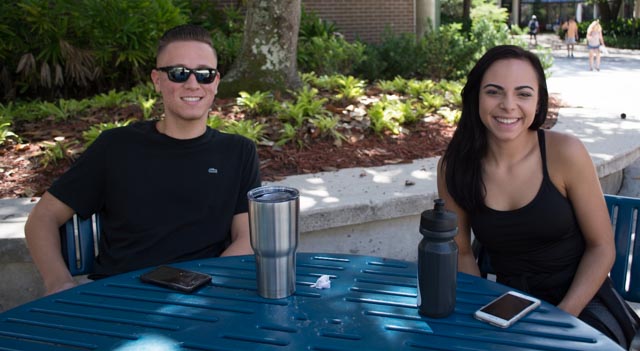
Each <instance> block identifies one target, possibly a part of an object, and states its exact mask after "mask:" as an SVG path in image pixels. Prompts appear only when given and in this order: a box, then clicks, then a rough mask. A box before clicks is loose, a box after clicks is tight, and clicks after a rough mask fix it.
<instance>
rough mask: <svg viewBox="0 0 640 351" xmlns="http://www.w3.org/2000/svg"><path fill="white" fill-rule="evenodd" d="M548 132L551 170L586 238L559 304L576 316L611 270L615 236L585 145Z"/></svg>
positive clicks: (570, 138) (575, 139)
mask: <svg viewBox="0 0 640 351" xmlns="http://www.w3.org/2000/svg"><path fill="white" fill-rule="evenodd" d="M547 134H548V135H549V134H551V133H547ZM550 136H552V138H549V139H550V141H552V142H551V143H549V151H550V152H549V153H548V155H554V156H551V157H550V160H553V161H552V162H551V163H550V165H551V166H552V167H553V168H550V171H553V174H554V175H555V177H556V179H557V180H558V181H559V182H561V183H562V184H563V185H564V190H565V191H566V194H567V197H568V199H569V201H571V204H572V205H573V208H574V210H575V213H576V217H577V220H578V225H579V226H580V229H581V230H582V234H583V235H584V240H585V251H584V255H583V256H582V259H581V260H580V264H579V266H578V270H577V272H576V275H575V277H574V278H573V282H572V283H571V286H570V288H569V291H568V292H567V294H566V295H565V297H564V299H562V301H561V302H560V304H559V305H558V307H560V308H561V309H563V310H565V311H566V312H568V313H571V314H573V315H574V316H577V315H579V314H580V312H582V310H583V309H584V307H585V306H586V305H587V304H588V303H589V301H591V299H592V298H593V296H594V295H595V294H596V292H597V291H598V289H599V288H600V286H601V285H602V283H603V282H604V280H605V278H606V277H607V275H608V274H609V271H610V270H611V267H612V265H613V261H614V259H615V245H614V237H613V231H612V229H611V222H610V219H609V214H608V212H607V207H606V203H605V200H604V195H603V194H602V189H601V187H600V182H599V180H598V175H597V173H596V170H595V167H594V165H593V162H592V160H591V156H589V153H588V152H587V149H586V148H585V147H584V145H583V144H582V142H580V140H578V139H577V138H575V137H572V136H568V135H563V134H558V133H553V134H552V135H550ZM558 176H559V177H558ZM552 178H553V177H552Z"/></svg>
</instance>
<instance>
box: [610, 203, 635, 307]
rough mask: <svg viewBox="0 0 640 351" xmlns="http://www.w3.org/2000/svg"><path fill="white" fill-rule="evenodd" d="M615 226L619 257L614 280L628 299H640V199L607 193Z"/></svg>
mask: <svg viewBox="0 0 640 351" xmlns="http://www.w3.org/2000/svg"><path fill="white" fill-rule="evenodd" d="M604 198H605V200H606V201H607V208H608V210H609V217H610V218H611V224H612V225H613V234H614V236H615V244H616V260H615V262H614V264H613V268H612V269H611V273H610V274H609V275H610V276H611V280H612V281H613V285H614V287H615V289H616V290H617V291H618V293H619V294H620V295H621V296H622V297H623V298H624V299H625V300H628V301H633V302H640V238H639V237H638V231H639V230H640V198H634V197H626V196H618V195H605V196H604Z"/></svg>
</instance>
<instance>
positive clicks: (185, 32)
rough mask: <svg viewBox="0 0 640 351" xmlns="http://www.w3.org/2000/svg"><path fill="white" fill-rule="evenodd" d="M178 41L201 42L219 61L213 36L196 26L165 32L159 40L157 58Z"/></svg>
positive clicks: (182, 26) (181, 27) (188, 25)
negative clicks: (208, 47)
mask: <svg viewBox="0 0 640 351" xmlns="http://www.w3.org/2000/svg"><path fill="white" fill-rule="evenodd" d="M176 41H199V42H201V43H205V44H207V45H209V46H210V47H211V49H212V50H213V54H214V55H215V57H216V60H218V53H217V52H216V49H215V48H214V47H213V41H212V40H211V34H210V33H209V32H208V31H207V30H206V29H204V28H202V27H200V26H197V25H195V24H182V25H179V26H176V27H173V28H171V29H169V30H167V31H166V32H164V34H163V35H162V37H160V39H159V40H158V50H157V51H156V57H158V56H160V53H161V52H162V51H163V50H164V48H166V47H167V45H169V44H171V43H173V42H176Z"/></svg>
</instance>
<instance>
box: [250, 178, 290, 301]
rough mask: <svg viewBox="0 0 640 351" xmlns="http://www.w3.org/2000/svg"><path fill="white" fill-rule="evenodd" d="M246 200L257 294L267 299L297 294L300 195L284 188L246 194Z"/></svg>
mask: <svg viewBox="0 0 640 351" xmlns="http://www.w3.org/2000/svg"><path fill="white" fill-rule="evenodd" d="M247 197H248V198H249V229H250V232H251V247H252V248H253V251H254V252H255V257H256V278H257V282H258V294H259V295H260V296H262V297H265V298H268V299H281V298H285V297H287V296H290V295H292V294H293V293H294V292H295V291H296V250H297V249H298V239H299V237H300V231H299V227H298V215H299V213H300V199H299V197H300V195H299V192H298V190H297V189H294V188H289V187H284V186H263V187H259V188H255V189H253V190H251V191H249V193H247Z"/></svg>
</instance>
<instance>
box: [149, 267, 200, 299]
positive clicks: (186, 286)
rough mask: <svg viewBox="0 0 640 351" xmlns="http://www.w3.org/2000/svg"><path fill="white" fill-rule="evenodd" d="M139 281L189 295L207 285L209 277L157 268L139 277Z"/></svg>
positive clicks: (181, 270) (180, 270)
mask: <svg viewBox="0 0 640 351" xmlns="http://www.w3.org/2000/svg"><path fill="white" fill-rule="evenodd" d="M140 280H141V281H143V282H145V283H151V284H155V285H160V286H163V287H166V288H171V289H175V290H178V291H182V292H187V293H190V292H193V291H194V290H196V289H197V288H199V287H201V286H203V285H206V284H208V283H209V282H210V281H211V276H210V275H207V274H204V273H199V272H194V271H189V270H186V269H181V268H176V267H171V266H158V267H156V268H154V269H152V270H150V271H149V272H146V273H144V274H143V275H141V276H140Z"/></svg>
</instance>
